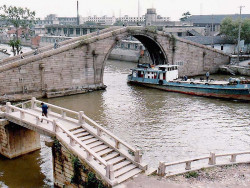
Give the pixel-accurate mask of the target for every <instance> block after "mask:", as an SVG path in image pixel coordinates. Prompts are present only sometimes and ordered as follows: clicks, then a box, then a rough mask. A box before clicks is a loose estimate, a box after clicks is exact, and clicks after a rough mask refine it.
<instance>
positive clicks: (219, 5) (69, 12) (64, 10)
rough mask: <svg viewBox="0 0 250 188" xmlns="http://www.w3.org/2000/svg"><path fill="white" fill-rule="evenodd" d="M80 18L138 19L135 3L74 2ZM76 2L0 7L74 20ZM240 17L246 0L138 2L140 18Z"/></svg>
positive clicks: (27, 1) (46, 0)
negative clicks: (151, 10) (187, 14)
mask: <svg viewBox="0 0 250 188" xmlns="http://www.w3.org/2000/svg"><path fill="white" fill-rule="evenodd" d="M78 1H79V13H80V15H81V16H93V15H97V16H103V15H107V16H112V15H114V16H116V17H119V15H120V14H121V16H124V15H129V16H138V0H78ZM76 2H77V0H0V6H2V5H4V4H5V5H13V6H21V7H27V8H29V9H31V10H34V11H36V15H37V17H40V18H44V17H45V16H46V15H48V14H57V15H58V16H61V17H62V16H72V17H73V16H76ZM240 5H243V6H245V7H244V8H243V9H242V13H243V14H250V0H140V15H144V14H145V13H146V9H147V8H152V7H153V8H156V12H157V14H160V15H161V16H166V17H170V18H171V20H178V19H179V18H180V17H181V15H182V13H184V12H187V11H190V12H191V14H192V15H199V14H202V15H206V14H235V13H239V6H240Z"/></svg>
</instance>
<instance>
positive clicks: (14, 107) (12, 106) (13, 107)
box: [8, 104, 53, 123]
mask: <svg viewBox="0 0 250 188" xmlns="http://www.w3.org/2000/svg"><path fill="white" fill-rule="evenodd" d="M8 107H10V108H11V109H14V110H16V111H19V112H23V113H26V114H29V115H31V116H33V117H36V118H39V120H42V119H43V120H46V121H48V122H51V123H53V121H52V120H50V119H49V118H47V117H45V116H41V115H36V114H33V113H31V112H29V111H27V110H24V109H22V108H18V107H16V106H14V105H11V104H10V105H8Z"/></svg>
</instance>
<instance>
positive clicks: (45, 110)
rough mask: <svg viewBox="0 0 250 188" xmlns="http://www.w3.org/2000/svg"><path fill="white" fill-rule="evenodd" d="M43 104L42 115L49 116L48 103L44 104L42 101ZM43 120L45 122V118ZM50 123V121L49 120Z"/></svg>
mask: <svg viewBox="0 0 250 188" xmlns="http://www.w3.org/2000/svg"><path fill="white" fill-rule="evenodd" d="M41 105H42V116H45V117H46V118H48V108H49V107H48V106H47V105H46V104H44V103H43V102H42V103H41ZM41 122H43V119H42V120H41ZM47 123H49V122H47Z"/></svg>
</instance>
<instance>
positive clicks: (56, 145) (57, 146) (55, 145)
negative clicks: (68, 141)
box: [52, 138, 63, 162]
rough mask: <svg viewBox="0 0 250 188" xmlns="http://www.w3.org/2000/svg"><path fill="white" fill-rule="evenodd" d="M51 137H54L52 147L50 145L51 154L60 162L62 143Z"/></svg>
mask: <svg viewBox="0 0 250 188" xmlns="http://www.w3.org/2000/svg"><path fill="white" fill-rule="evenodd" d="M53 139H54V142H53V147H52V152H53V155H54V156H55V157H58V160H59V161H60V162H62V161H63V159H62V145H61V144H60V142H59V140H57V139H56V138H53Z"/></svg>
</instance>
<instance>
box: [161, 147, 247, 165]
mask: <svg viewBox="0 0 250 188" xmlns="http://www.w3.org/2000/svg"><path fill="white" fill-rule="evenodd" d="M247 154H250V151H245V152H236V153H225V154H217V155H216V154H215V157H226V156H231V155H247ZM209 158H210V156H201V157H197V158H190V159H186V160H181V161H176V162H172V163H168V162H164V165H166V166H172V165H177V164H182V163H186V162H194V161H199V160H204V159H209Z"/></svg>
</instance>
